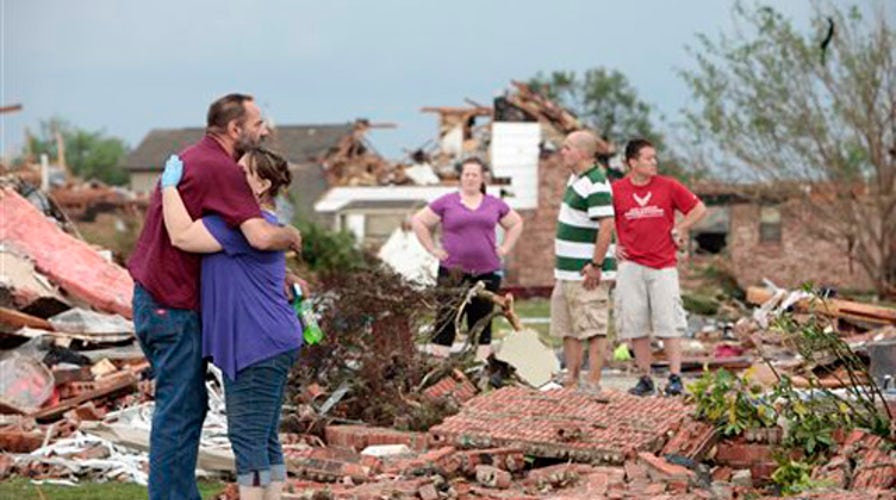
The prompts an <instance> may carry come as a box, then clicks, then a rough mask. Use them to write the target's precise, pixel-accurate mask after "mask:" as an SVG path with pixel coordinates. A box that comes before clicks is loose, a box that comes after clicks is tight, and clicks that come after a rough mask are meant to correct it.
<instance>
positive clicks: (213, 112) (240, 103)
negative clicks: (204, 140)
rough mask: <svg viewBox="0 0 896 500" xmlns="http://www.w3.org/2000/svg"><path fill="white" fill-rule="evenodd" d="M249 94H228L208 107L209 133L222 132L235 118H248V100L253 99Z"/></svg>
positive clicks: (240, 120) (206, 125) (239, 120)
mask: <svg viewBox="0 0 896 500" xmlns="http://www.w3.org/2000/svg"><path fill="white" fill-rule="evenodd" d="M251 100H252V96H250V95H248V94H227V95H226V96H224V97H222V98H220V99H218V100H217V101H215V102H213V103H212V105H211V106H209V107H208V116H207V117H206V119H205V132H206V133H207V134H221V133H224V132H225V131H226V130H227V124H228V123H230V122H231V121H233V120H237V122H242V120H244V119H245V118H246V106H245V104H246V102H248V101H251Z"/></svg>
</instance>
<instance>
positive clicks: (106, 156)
mask: <svg viewBox="0 0 896 500" xmlns="http://www.w3.org/2000/svg"><path fill="white" fill-rule="evenodd" d="M57 133H58V134H59V135H60V137H61V139H62V142H63V147H64V150H65V163H66V165H68V167H69V169H70V170H71V172H72V173H73V174H75V175H77V176H78V177H81V178H82V179H87V180H89V179H98V180H101V181H103V182H105V183H107V184H114V185H121V184H125V183H127V181H128V174H127V172H126V171H125V170H124V169H122V168H121V167H120V163H121V160H122V159H123V158H124V156H125V155H126V154H127V153H128V147H127V144H125V142H124V141H123V140H122V139H119V138H118V137H112V136H107V135H106V134H105V133H104V132H101V131H94V132H90V131H87V130H84V129H80V128H77V127H75V126H73V125H72V124H70V123H69V122H67V121H66V120H63V119H61V118H51V119H50V120H44V121H41V124H40V129H39V132H38V134H37V135H36V136H29V137H28V145H27V146H26V150H27V151H26V154H28V153H30V155H31V156H32V160H33V159H36V158H39V157H40V155H41V154H47V155H49V156H50V157H51V158H56V157H57V156H58V147H59V144H58V141H57V140H56V134H57Z"/></svg>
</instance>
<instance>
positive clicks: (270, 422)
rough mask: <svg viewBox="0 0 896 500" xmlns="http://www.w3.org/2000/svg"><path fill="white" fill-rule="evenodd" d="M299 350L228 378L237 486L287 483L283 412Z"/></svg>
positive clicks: (229, 427)
mask: <svg viewBox="0 0 896 500" xmlns="http://www.w3.org/2000/svg"><path fill="white" fill-rule="evenodd" d="M298 355H299V350H298V349H294V350H291V351H286V352H284V353H281V354H277V355H276V356H272V357H270V358H267V359H265V360H263V361H259V362H258V363H255V364H254V365H250V366H247V367H246V368H243V369H242V370H240V371H239V372H237V374H236V380H230V377H228V376H226V375H225V376H224V398H225V401H226V403H227V434H228V436H229V437H230V444H231V446H233V453H234V455H235V456H236V474H237V483H238V484H240V485H242V486H261V487H263V486H267V485H268V484H270V483H271V481H285V480H286V466H285V465H284V462H283V451H282V449H281V447H280V437H279V428H280V410H281V408H282V406H283V393H284V389H285V388H286V378H287V375H288V374H289V369H290V368H291V367H292V365H293V364H294V363H295V362H296V358H297V357H298Z"/></svg>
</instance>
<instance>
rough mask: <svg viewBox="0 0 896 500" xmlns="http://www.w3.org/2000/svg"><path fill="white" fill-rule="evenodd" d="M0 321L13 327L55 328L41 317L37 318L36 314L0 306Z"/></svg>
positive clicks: (51, 329)
mask: <svg viewBox="0 0 896 500" xmlns="http://www.w3.org/2000/svg"><path fill="white" fill-rule="evenodd" d="M0 323H3V324H4V325H9V326H12V327H13V328H22V327H24V326H27V327H31V328H40V329H42V330H50V331H53V330H55V328H53V325H52V324H50V322H49V321H47V320H45V319H43V318H38V317H37V316H32V315H30V314H25V313H23V312H21V311H16V310H15V309H9V308H6V307H0Z"/></svg>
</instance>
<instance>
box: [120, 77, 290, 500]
mask: <svg viewBox="0 0 896 500" xmlns="http://www.w3.org/2000/svg"><path fill="white" fill-rule="evenodd" d="M266 135H267V127H266V126H265V123H264V120H263V119H262V116H261V111H260V110H259V108H258V106H257V105H256V104H255V102H254V101H253V99H252V97H251V96H248V95H243V94H229V95H226V96H224V97H222V98H220V99H218V100H217V101H215V102H213V103H212V105H211V106H210V107H209V110H208V116H207V120H206V135H205V137H203V138H202V139H201V140H200V141H199V142H197V143H196V144H194V145H192V146H189V147H188V148H186V149H185V150H183V151H181V152H180V153H179V156H180V158H181V160H182V161H183V163H184V169H183V180H182V181H181V182H180V183H179V184H178V190H179V191H180V195H181V197H182V198H183V201H184V204H185V205H186V207H187V211H188V212H189V213H190V216H191V217H192V218H194V219H198V218H201V217H202V216H203V215H205V214H208V213H216V214H218V215H220V216H221V217H222V218H223V219H224V220H225V221H226V222H227V224H228V225H230V226H232V227H239V228H240V230H242V232H243V234H244V235H245V236H246V239H247V240H248V241H249V243H250V244H251V245H252V246H253V247H255V248H257V249H259V250H285V249H287V248H293V249H295V250H297V251H298V250H301V244H302V238H301V235H300V234H299V231H298V230H297V229H295V228H294V227H292V226H285V227H278V226H274V225H272V224H269V223H268V222H266V221H265V220H264V219H263V218H262V216H261V210H260V208H259V206H258V203H257V202H256V201H255V197H254V196H253V195H252V191H251V190H250V188H249V185H248V184H247V183H246V178H245V174H244V173H243V171H242V169H241V168H240V167H239V165H238V164H237V163H236V160H237V159H238V158H239V156H240V155H241V154H242V152H243V151H245V150H246V149H247V148H249V147H251V146H256V145H258V144H260V143H261V141H262V140H263V139H264V137H265V136H266ZM161 161H162V159H161V158H160V159H159V162H160V163H161ZM200 259H201V256H200V255H198V254H191V253H186V252H183V251H181V250H178V249H177V248H175V247H174V246H173V245H172V243H171V239H170V237H169V236H168V232H167V231H166V229H165V224H164V220H163V218H162V198H161V191H160V189H159V188H158V186H157V187H156V189H155V191H154V192H153V194H152V198H151V199H150V203H149V208H148V209H147V212H146V220H145V223H144V225H143V231H142V232H141V233H140V238H139V239H138V240H137V245H136V248H135V250H134V253H133V254H132V255H131V258H130V259H129V260H128V270H129V271H130V273H131V276H132V277H133V278H134V284H135V285H134V304H133V310H134V327H135V329H136V332H137V337H138V339H139V341H140V346H141V348H142V349H143V351H144V353H145V354H146V357H147V358H148V359H149V361H150V363H151V365H152V368H153V372H154V374H155V386H156V388H155V410H154V412H153V418H152V429H151V433H150V449H149V457H150V470H149V498H150V499H151V500H156V499H173V498H178V499H182V498H188V499H198V498H200V497H199V490H198V488H197V487H196V479H195V469H196V458H197V454H198V449H199V436H200V433H201V430H202V422H203V421H204V420H205V413H206V409H207V402H208V401H207V395H206V391H205V371H206V364H205V362H204V360H203V359H202V339H201V337H200V335H201V329H200V326H199V316H198V310H199V269H200Z"/></svg>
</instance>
